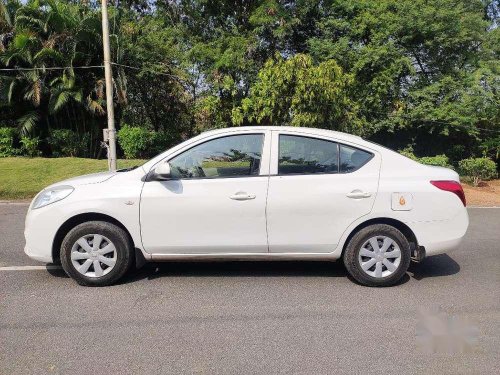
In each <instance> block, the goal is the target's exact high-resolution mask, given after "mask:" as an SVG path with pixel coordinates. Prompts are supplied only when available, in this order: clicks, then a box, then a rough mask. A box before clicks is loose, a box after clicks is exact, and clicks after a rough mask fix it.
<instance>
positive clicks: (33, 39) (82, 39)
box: [0, 0, 105, 134]
mask: <svg viewBox="0 0 500 375" xmlns="http://www.w3.org/2000/svg"><path fill="white" fill-rule="evenodd" d="M0 11H1V12H2V14H3V15H4V17H3V18H4V19H5V20H6V22H5V23H7V20H8V21H9V22H10V24H11V30H10V31H9V32H11V33H13V37H12V38H11V40H10V41H9V43H4V44H2V49H1V50H0V62H1V63H3V65H4V66H6V67H9V68H17V69H19V70H16V71H13V72H9V73H8V74H3V75H2V76H1V77H0V86H1V88H2V90H3V92H4V95H5V97H6V98H7V100H8V102H9V103H11V104H16V105H18V106H24V107H28V108H26V111H24V115H22V116H21V117H20V118H19V119H18V123H19V128H20V131H21V132H22V133H25V134H26V133H31V132H33V130H34V128H35V127H36V126H40V125H42V127H45V130H48V129H49V128H50V127H51V122H58V117H60V116H58V114H60V113H61V111H66V113H65V115H64V119H65V122H66V123H67V122H69V123H70V125H71V127H72V128H75V129H78V125H79V124H78V123H81V122H82V121H83V122H85V121H86V117H89V116H90V115H101V116H102V114H103V113H104V112H105V110H104V107H103V95H102V91H103V90H102V86H103V83H102V79H101V75H102V71H101V69H97V71H96V70H92V69H85V70H79V71H78V74H75V69H74V68H73V67H75V66H89V65H100V61H101V58H100V56H101V46H100V43H101V42H100V41H101V37H100V20H99V14H98V13H97V12H96V11H95V10H92V9H90V8H88V7H87V8H85V7H82V6H77V5H74V4H70V3H67V2H63V1H57V0H34V1H31V2H28V4H26V5H24V6H21V7H19V8H18V9H17V10H16V11H15V14H14V17H13V18H12V17H11V15H10V14H8V12H7V9H6V7H3V8H1V9H0ZM5 15H7V16H5ZM3 35H5V33H4V34H3ZM4 39H5V38H4ZM1 40H2V38H0V41H1ZM59 67H62V68H61V69H59ZM23 69H26V70H23ZM77 122H78V123H77Z"/></svg>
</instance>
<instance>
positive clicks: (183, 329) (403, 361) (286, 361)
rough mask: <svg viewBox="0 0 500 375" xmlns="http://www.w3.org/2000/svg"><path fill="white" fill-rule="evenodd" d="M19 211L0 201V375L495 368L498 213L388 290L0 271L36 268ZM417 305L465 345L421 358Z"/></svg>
mask: <svg viewBox="0 0 500 375" xmlns="http://www.w3.org/2000/svg"><path fill="white" fill-rule="evenodd" d="M26 209H27V206H25V205H0V374H2V375H3V374H44V373H64V374H89V373H95V374H104V373H106V374H113V373H124V374H125V373H162V374H184V373H187V374H213V373H217V374H277V373H279V374H334V373H335V374H342V373H367V374H368V373H369V374H371V373H384V374H417V373H418V374H429V373H435V374H462V373H466V374H497V373H498V368H499V366H500V245H499V243H500V209H479V208H473V209H469V213H470V217H471V225H470V229H469V232H468V234H467V239H466V240H465V241H464V243H463V244H462V246H461V247H460V248H459V249H457V250H456V251H455V252H453V253H451V254H450V255H441V256H436V257H432V258H428V259H426V260H425V261H424V262H423V263H421V264H419V265H412V267H411V268H410V272H409V273H408V276H407V277H406V278H405V279H404V281H403V282H402V283H401V284H400V285H397V286H394V287H391V288H386V289H373V288H366V287H362V286H359V285H356V284H355V283H353V282H352V281H351V280H350V279H349V278H347V277H346V272H345V270H344V268H343V266H342V264H341V263H339V262H337V263H326V262H325V263H323V262H321V263H315V262H307V263H304V262H302V263H300V262H290V263H285V262H283V263H282V262H280V263H254V262H248V263H215V264H210V263H205V264H189V263H173V264H167V263H165V264H160V265H156V264H155V265H149V266H147V267H145V268H143V269H141V270H139V271H135V272H133V273H132V274H131V275H129V276H128V277H127V278H126V279H125V280H124V281H123V282H122V283H121V284H120V285H116V286H112V287H108V288H84V287H79V286H77V285H76V284H75V283H74V282H73V281H71V280H70V279H68V278H66V277H65V276H64V274H63V273H62V271H59V270H50V271H47V270H45V269H42V270H32V271H27V270H20V271H8V270H6V269H5V268H3V269H2V267H6V266H22V265H37V263H36V262H33V261H31V260H29V259H28V258H27V257H26V256H25V255H24V253H23V251H22V248H23V245H24V241H23V236H22V233H23V221H24V214H25V212H26ZM420 309H441V311H442V314H443V317H442V318H441V319H444V321H447V322H448V326H453V324H454V323H453V322H455V323H456V322H457V321H460V322H462V323H461V324H462V326H466V327H468V328H470V330H469V331H467V332H469V333H467V335H465V336H464V334H458V335H457V336H456V337H454V338H453V339H452V341H453V342H458V341H461V340H462V341H463V340H464V337H466V342H468V343H469V345H466V347H465V348H466V350H465V351H461V350H459V349H457V348H452V349H450V352H449V353H447V352H443V351H440V350H438V352H437V353H426V351H425V350H423V349H422V347H420V346H419V345H418V342H417V325H418V324H421V323H422V322H423V321H425V320H422V318H421V317H420V315H419V310H420ZM453 319H455V320H453ZM464 320H467V322H465V323H464ZM455 326H457V324H455ZM419 332H420V331H419ZM445 333H446V332H445ZM448 333H449V332H448ZM436 337H437V336H436ZM425 348H426V347H424V349H425ZM436 348H438V349H439V348H440V347H436Z"/></svg>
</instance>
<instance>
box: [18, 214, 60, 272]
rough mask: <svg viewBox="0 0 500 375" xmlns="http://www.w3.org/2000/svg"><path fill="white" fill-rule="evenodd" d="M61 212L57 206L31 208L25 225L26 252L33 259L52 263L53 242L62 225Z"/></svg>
mask: <svg viewBox="0 0 500 375" xmlns="http://www.w3.org/2000/svg"><path fill="white" fill-rule="evenodd" d="M60 217H61V214H60V212H59V210H58V209H57V208H56V207H43V208H40V209H36V210H31V209H30V210H29V211H28V214H27V215H26V221H25V226H24V238H25V240H26V245H25V246H24V252H25V253H26V255H28V256H29V257H30V258H31V259H34V260H37V261H39V262H45V263H52V262H53V261H54V259H53V257H52V244H53V242H54V238H55V236H56V233H57V230H58V229H59V228H60V226H61V224H62V223H61V222H60Z"/></svg>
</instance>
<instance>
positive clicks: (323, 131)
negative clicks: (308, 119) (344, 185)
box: [202, 125, 362, 140]
mask: <svg viewBox="0 0 500 375" xmlns="http://www.w3.org/2000/svg"><path fill="white" fill-rule="evenodd" d="M270 129H271V130H279V131H290V132H296V133H301V132H303V133H311V134H318V135H326V136H335V137H340V138H345V139H357V140H359V139H362V138H361V137H360V136H357V135H352V134H349V133H343V132H338V131H335V130H328V129H318V128H305V127H298V126H273V125H260V126H239V127H229V128H220V129H211V130H207V131H205V132H203V133H202V134H204V135H207V134H217V133H225V132H227V131H228V130H234V131H238V130H250V131H251V130H270Z"/></svg>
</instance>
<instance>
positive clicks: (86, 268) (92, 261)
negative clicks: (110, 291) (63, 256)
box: [71, 234, 117, 278]
mask: <svg viewBox="0 0 500 375" xmlns="http://www.w3.org/2000/svg"><path fill="white" fill-rule="evenodd" d="M116 257H117V252H116V247H115V245H114V244H113V243H112V242H111V241H110V240H109V239H108V238H107V237H105V236H103V235H101V234H87V235H85V236H82V237H80V238H79V239H78V240H76V242H75V243H74V244H73V247H72V248H71V263H72V264H73V267H74V268H75V269H76V270H77V271H78V272H79V273H80V274H82V275H84V276H86V277H92V278H96V277H102V276H104V275H107V274H108V273H109V272H111V270H112V269H113V268H114V267H115V264H116Z"/></svg>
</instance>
